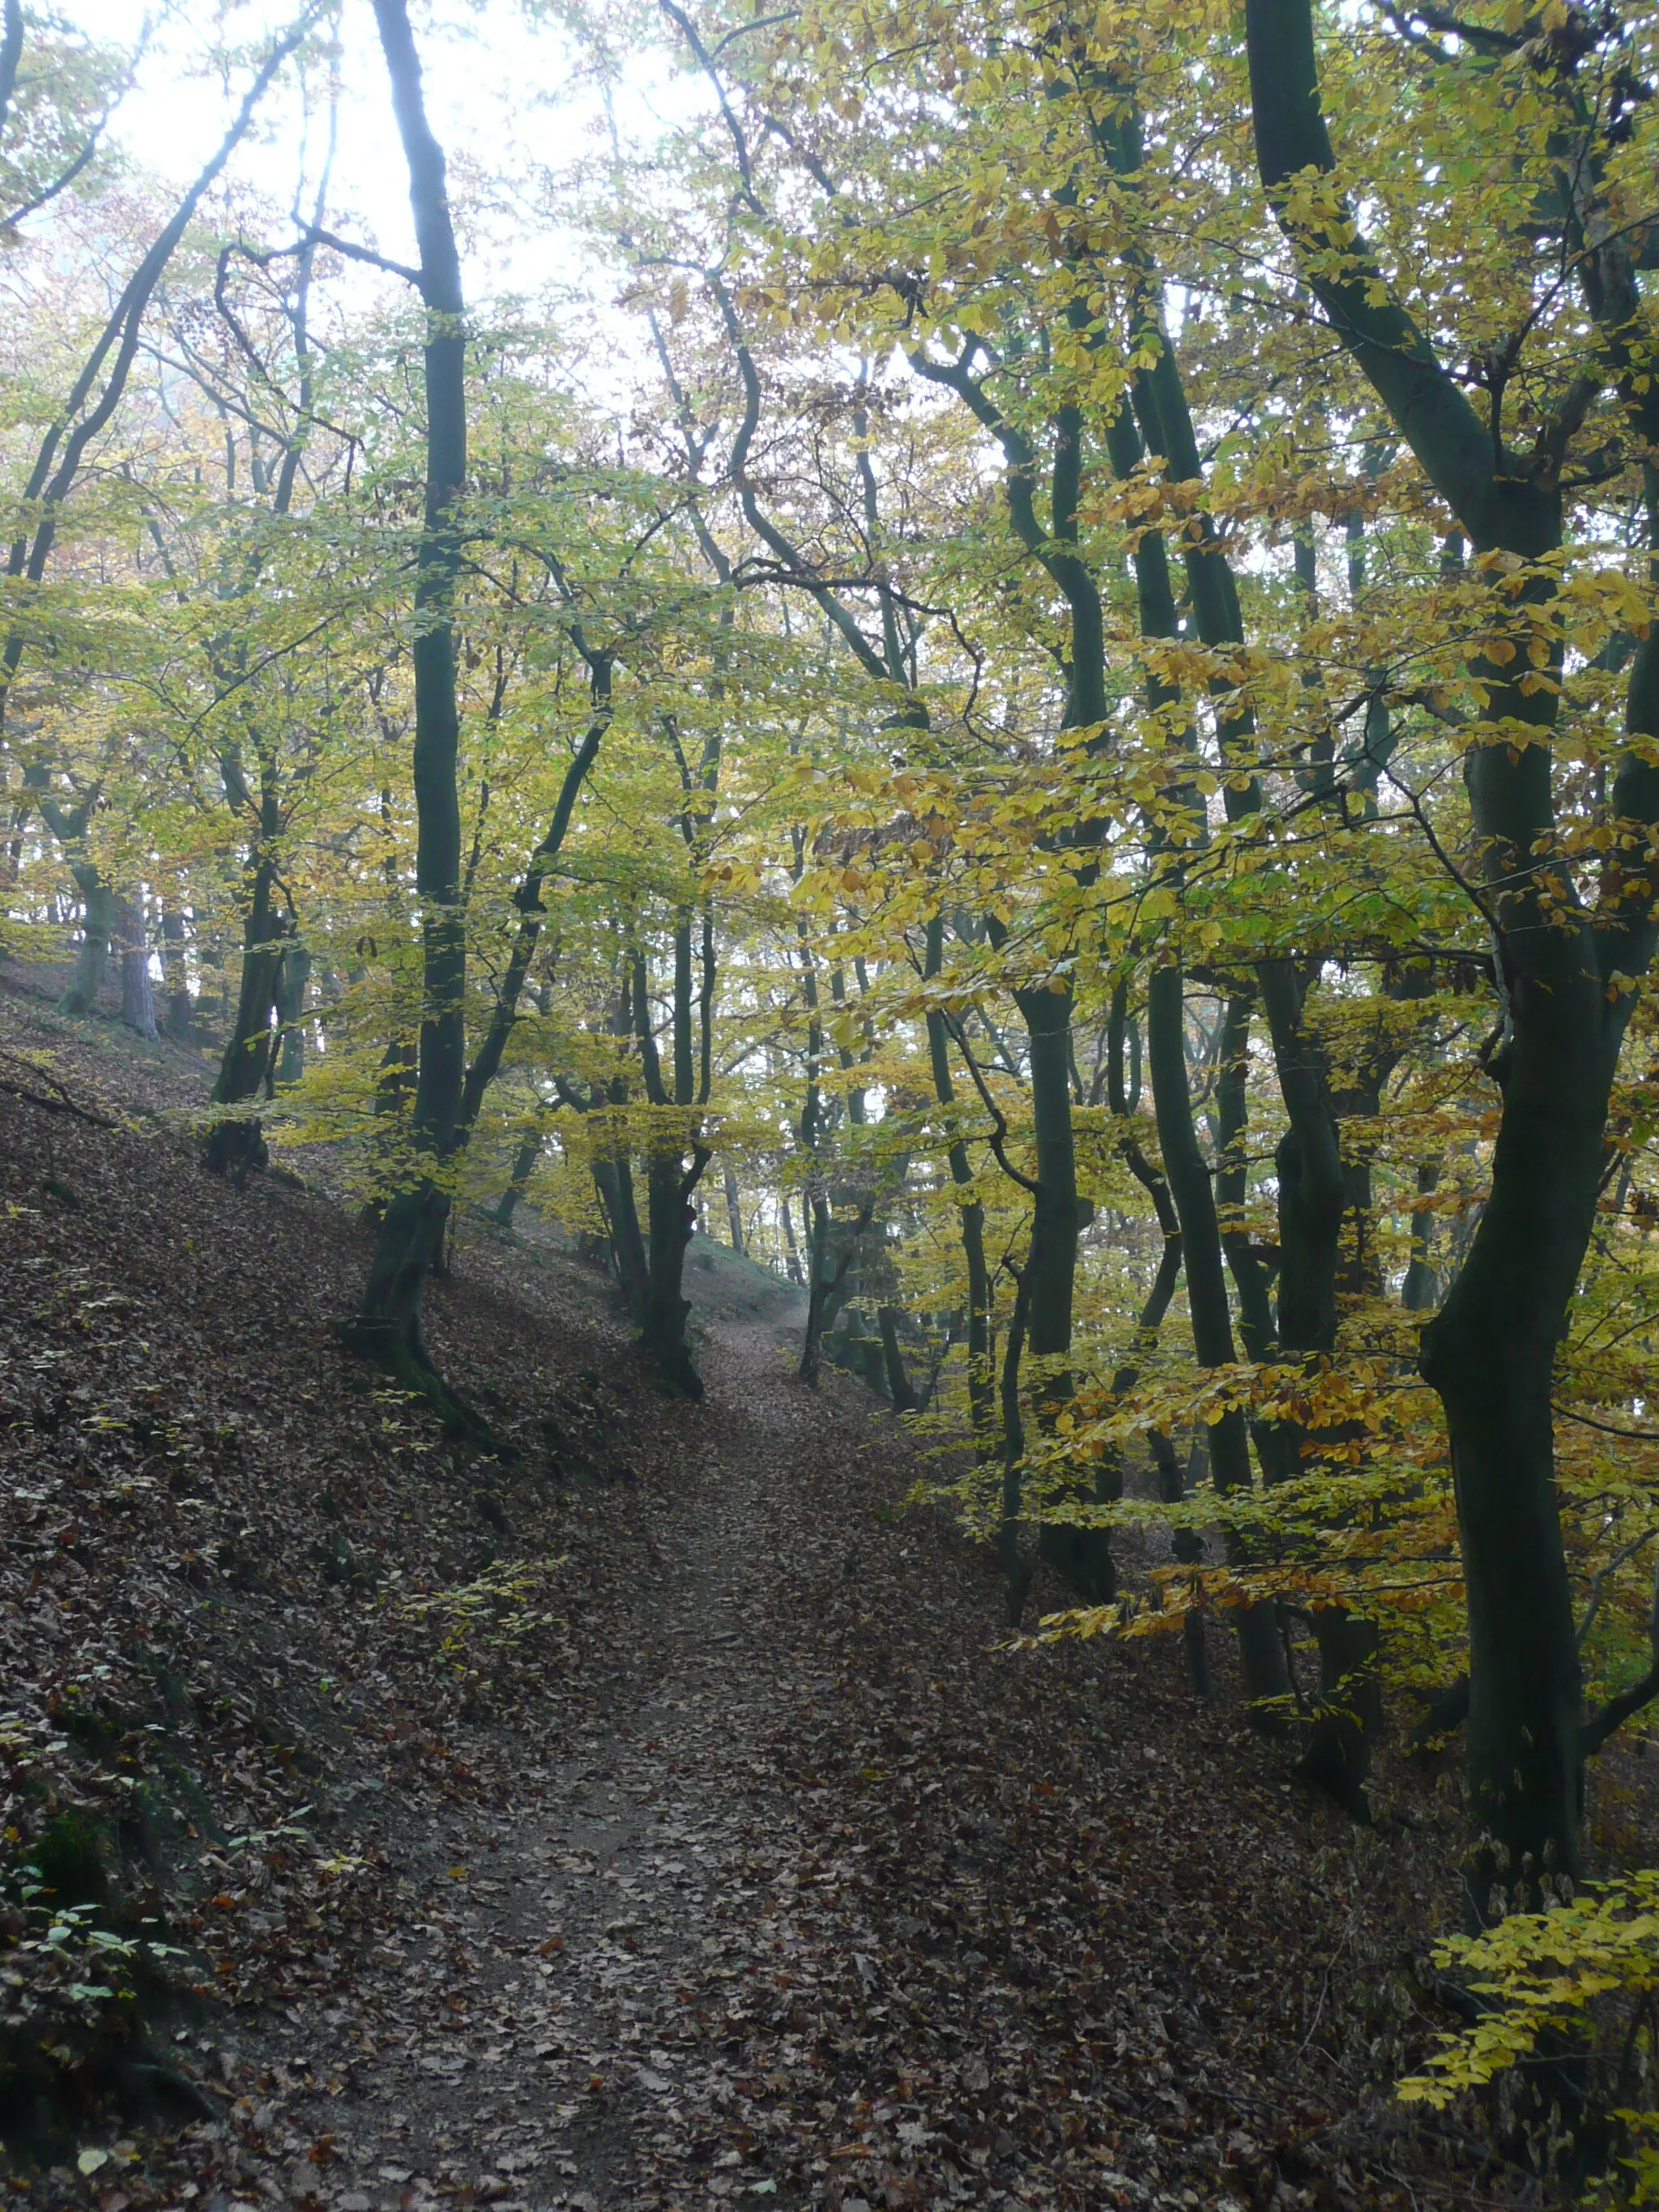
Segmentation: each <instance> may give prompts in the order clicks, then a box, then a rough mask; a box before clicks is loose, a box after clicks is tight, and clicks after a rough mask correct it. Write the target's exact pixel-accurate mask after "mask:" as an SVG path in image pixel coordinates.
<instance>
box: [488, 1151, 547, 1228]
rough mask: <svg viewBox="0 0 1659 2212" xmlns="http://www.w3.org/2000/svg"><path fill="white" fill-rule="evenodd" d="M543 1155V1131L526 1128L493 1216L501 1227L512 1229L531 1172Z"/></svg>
mask: <svg viewBox="0 0 1659 2212" xmlns="http://www.w3.org/2000/svg"><path fill="white" fill-rule="evenodd" d="M541 1156H542V1133H541V1131H540V1130H539V1129H526V1131H525V1133H524V1135H523V1136H522V1137H521V1138H520V1140H519V1149H518V1151H517V1152H515V1153H514V1154H513V1171H512V1173H511V1175H510V1176H508V1177H507V1188H506V1189H505V1190H504V1191H503V1192H502V1193H501V1197H500V1199H499V1200H497V1201H496V1206H495V1214H494V1216H493V1218H494V1219H495V1221H496V1222H497V1223H498V1224H499V1225H500V1226H501V1228H503V1229H510V1228H511V1227H512V1226H513V1213H514V1212H516V1210H517V1208H518V1204H519V1200H520V1199H521V1198H522V1197H523V1196H524V1194H525V1191H526V1188H528V1185H529V1182H530V1177H531V1174H532V1170H534V1168H535V1165H536V1163H537V1161H538V1159H540V1158H541Z"/></svg>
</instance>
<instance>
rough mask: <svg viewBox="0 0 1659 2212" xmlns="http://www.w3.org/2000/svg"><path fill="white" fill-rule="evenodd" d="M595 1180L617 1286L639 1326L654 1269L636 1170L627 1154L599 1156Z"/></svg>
mask: <svg viewBox="0 0 1659 2212" xmlns="http://www.w3.org/2000/svg"><path fill="white" fill-rule="evenodd" d="M593 1183H594V1187H595V1188H596V1189H597V1190H598V1192H599V1204H600V1205H601V1206H602V1207H603V1208H604V1209H605V1225H606V1226H607V1228H608V1229H609V1231H610V1232H611V1262H612V1264H613V1266H614V1267H615V1268H616V1271H617V1285H618V1287H619V1288H620V1290H621V1291H622V1294H623V1303H624V1304H625V1305H626V1306H627V1308H628V1311H629V1316H631V1318H632V1320H633V1322H634V1325H635V1328H638V1327H639V1326H640V1324H641V1322H643V1320H644V1318H645V1301H646V1292H647V1282H648V1278H649V1273H650V1270H649V1268H648V1267H647V1262H646V1256H645V1237H644V1236H643V1234H642V1233H641V1229H640V1210H639V1206H638V1205H637V1204H636V1202H635V1197H634V1170H633V1168H632V1167H631V1166H630V1164H629V1160H628V1158H627V1156H626V1154H618V1155H617V1157H615V1158H611V1159H596V1160H595V1161H594V1163H593Z"/></svg>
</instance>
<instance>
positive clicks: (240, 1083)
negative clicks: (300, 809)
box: [207, 853, 283, 1176]
mask: <svg viewBox="0 0 1659 2212" xmlns="http://www.w3.org/2000/svg"><path fill="white" fill-rule="evenodd" d="M275 890H276V868H275V866H274V865H273V863H272V862H271V860H270V859H269V858H268V857H267V856H266V855H265V854H263V853H261V854H259V855H258V857H257V858H256V860H255V861H254V866H253V881H252V890H251V893H250V896H249V899H248V910H247V918H246V921H244V923H243V925H242V987H241V990H240V993H239V994H238V996H237V1000H236V1018H235V1021H234V1023H233V1024H232V1025H231V1032H230V1042H229V1043H228V1045H227V1046H226V1047H225V1052H224V1058H223V1059H222V1061H221V1062H220V1065H219V1075H218V1079H217V1081H216V1083H215V1084H214V1086H213V1103H214V1104H215V1105H216V1106H232V1107H237V1106H246V1103H247V1102H248V1101H249V1100H250V1099H253V1098H257V1097H259V1095H260V1093H261V1092H262V1091H264V1088H265V1078H266V1076H267V1074H268V1073H270V1056H271V1052H272V1048H273V1047H274V1045H275V1042H276V1040H275V1038H274V1036H272V1034H271V1027H270V1018H271V1012H272V1010H273V1008H274V1006H275V1005H276V987H277V977H278V975H279V973H280V971H281V969H282V964H283V938H282V925H281V920H280V917H279V916H278V915H277V914H276V911H275V908H274V906H273V903H272V893H273V892H274V891H275ZM266 1157H267V1155H266V1151H265V1142H264V1136H263V1135H262V1134H261V1133H260V1128H259V1121H258V1115H253V1114H247V1113H241V1114H231V1115H225V1116H223V1117H222V1119H220V1120H218V1121H215V1122H214V1124H213V1126H212V1127H211V1128H210V1131H209V1132H208V1144H207V1164H208V1167H209V1170H210V1171H211V1173H213V1174H214V1175H226V1174H234V1175H237V1176H244V1175H246V1174H247V1173H248V1171H249V1170H251V1169H258V1168H262V1167H264V1164H265V1160H266Z"/></svg>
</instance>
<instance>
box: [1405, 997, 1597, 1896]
mask: <svg viewBox="0 0 1659 2212" xmlns="http://www.w3.org/2000/svg"><path fill="white" fill-rule="evenodd" d="M1601 998H1602V992H1601V987H1599V979H1598V978H1596V977H1595V975H1593V974H1592V975H1586V976H1585V977H1583V980H1582V983H1581V987H1580V988H1579V990H1578V991H1577V992H1569V991H1568V990H1566V989H1565V988H1563V987H1559V986H1558V987H1557V989H1555V990H1553V991H1550V992H1546V991H1543V990H1540V989H1538V988H1536V987H1529V988H1528V989H1526V990H1525V991H1524V992H1523V993H1522V994H1517V1000H1516V1022H1515V1032H1514V1043H1513V1050H1512V1054H1511V1057H1510V1063H1509V1066H1508V1069H1507V1073H1506V1074H1505V1078H1504V1113H1503V1120H1502V1121H1501V1123H1500V1125H1499V1129H1498V1143H1497V1148H1496V1152H1495V1154H1494V1157H1493V1161H1492V1196H1491V1197H1490V1199H1489V1200H1487V1202H1486V1212H1484V1214H1483V1215H1482V1217H1481V1220H1480V1227H1479V1229H1478V1230H1477V1231H1475V1235H1474V1243H1473V1244H1472V1245H1471V1247H1470V1250H1469V1255H1468V1260H1467V1261H1465V1262H1464V1265H1463V1268H1462V1273H1460V1274H1459V1275H1458V1278H1457V1279H1456V1281H1455V1283H1454V1284H1453V1285H1452V1286H1451V1288H1450V1290H1449V1291H1448V1293H1447V1297H1446V1302H1445V1304H1444V1305H1443V1308H1442V1309H1441V1311H1440V1313H1439V1314H1438V1316H1437V1317H1436V1319H1435V1320H1433V1321H1432V1322H1430V1323H1429V1325H1428V1327H1427V1328H1425V1331H1424V1332H1423V1350H1422V1367H1423V1373H1424V1376H1425V1379H1426V1380H1427V1381H1428V1382H1429V1383H1431V1384H1432V1385H1433V1387H1434V1389H1436V1390H1437V1392H1438V1393H1439V1395H1440V1398H1441V1401H1442V1403H1443V1406H1444V1407H1445V1410H1446V1426H1447V1430H1448V1432H1449V1437H1450V1442H1451V1455H1452V1469H1453V1474H1454V1478H1455V1484H1456V1491H1457V1508H1458V1520H1459V1525H1460V1528H1461V1530H1462V1541H1463V1570H1464V1577H1465V1581H1466V1585H1467V1588H1468V1627H1469V1721H1468V1735H1467V1760H1468V1784H1469V1791H1470V1808H1469V1812H1470V1820H1471V1825H1472V1827H1473V1830H1474V1846H1473V1848H1472V1850H1471V1852H1470V1855H1469V1858H1468V1863H1467V1865H1466V1872H1465V1881H1466V1887H1467V1893H1468V1901H1469V1905H1470V1911H1471V1915H1472V1917H1474V1918H1475V1919H1476V1920H1478V1921H1480V1922H1482V1923H1484V1922H1485V1921H1486V1920H1489V1919H1492V1918H1493V1917H1498V1914H1499V1913H1501V1912H1502V1911H1521V1910H1536V1909H1537V1903H1538V1898H1539V1894H1540V1884H1541V1881H1542V1880H1543V1879H1544V1878H1545V1877H1546V1876H1548V1877H1551V1878H1555V1877H1565V1878H1566V1879H1568V1880H1575V1879H1576V1878H1577V1872H1578V1843H1577V1819H1578V1768H1579V1752H1578V1730H1579V1723H1580V1719H1581V1686H1580V1679H1579V1668H1578V1653H1577V1638H1576V1634H1575V1629H1574V1622H1573V1613H1572V1597H1571V1586H1570V1584H1569V1582H1568V1577H1567V1569H1566V1560H1565V1553H1564V1551H1563V1548H1562V1541H1561V1529H1560V1520H1559V1512H1558V1509H1557V1504H1556V1493H1555V1468H1554V1434H1553V1418H1552V1414H1551V1409H1550V1392H1551V1384H1552V1377H1553V1373H1554V1366H1555V1358H1556V1353H1557V1349H1558V1346H1559V1341H1560V1337H1561V1333H1562V1328H1563V1326H1564V1316H1565V1313H1566V1311H1567V1309H1568V1305H1569V1303H1570V1301H1571V1297H1572V1295H1573V1291H1574V1289H1575V1287H1576V1285H1577V1277H1578V1269H1579V1267H1580V1264H1581V1262H1582V1261H1583V1255H1584V1249H1585V1247H1586V1245H1587V1243H1589V1232H1590V1228H1591V1225H1592V1223H1593V1220H1594V1218H1595V1200H1596V1193H1597V1187H1598V1183H1599V1180H1600V1176H1601V1165H1602V1150H1603V1135H1604V1129H1605V1122H1606V1114H1607V1090H1608V1085H1609V1081H1610V1078H1611V1072H1612V1071H1611V1066H1610V1056H1609V1054H1608V1053H1607V1049H1606V1048H1605V1047H1603V1048H1601V1049H1600V1050H1595V1048H1593V1047H1591V1048H1589V1053H1590V1056H1589V1067H1588V1068H1586V1066H1585V1059H1586V1048H1587V1046H1588V1044H1589V1038H1590V1037H1591V1036H1594V1035H1595V1032H1596V1031H1598V1030H1601V1027H1602V1007H1601ZM1575 1000H1576V1001H1577V1003H1576V1004H1575V1003H1574V1001H1575ZM1598 1062H1599V1065H1598ZM1586 1074H1588V1075H1589V1081H1588V1082H1586V1081H1584V1080H1583V1077H1584V1076H1585V1075H1586Z"/></svg>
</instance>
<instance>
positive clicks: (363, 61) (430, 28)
mask: <svg viewBox="0 0 1659 2212" xmlns="http://www.w3.org/2000/svg"><path fill="white" fill-rule="evenodd" d="M145 12H146V10H145V8H144V5H143V0H67V4H64V5H63V13H64V15H65V17H67V19H68V20H69V21H71V22H73V23H75V24H76V25H77V26H79V27H82V28H84V29H85V30H87V31H88V33H91V34H93V35H94V36H95V37H98V38H100V39H101V40H107V41H108V42H110V43H112V44H115V45H118V46H122V47H124V48H125V49H127V50H129V51H130V50H131V48H132V46H134V45H135V44H136V42H137V38H138V34H139V30H140V27H141V25H142V23H143V18H144V15H145ZM410 12H411V16H412V19H413V21H414V25H415V33H416V41H417V44H418V45H419V47H420V50H421V56H422V66H423V69H424V72H425V77H426V87H427V101H428V112H429V114H430V116H431V119H432V122H433V125H434V128H435V130H436V131H437V133H438V136H439V137H440V139H441V142H442V143H443V144H444V147H445V149H446V152H447V155H448V156H449V160H450V163H451V167H452V173H453V174H454V175H455V176H456V178H457V179H465V177H466V176H467V174H468V173H471V174H473V175H475V176H477V175H482V176H484V177H488V178H489V179H492V180H495V181H496V182H497V184H498V186H499V187H500V189H498V190H497V191H495V193H494V194H492V198H493V200H494V206H493V208H492V210H491V212H490V214H489V216H488V217H487V218H486V220H485V226H484V228H483V234H475V235H474V236H473V237H472V238H471V239H470V240H468V246H469V247H470V252H469V254H468V267H467V271H466V275H467V290H468V293H469V295H470V296H471V297H473V298H482V297H483V296H484V295H488V294H489V293H492V292H496V291H500V290H503V289H510V290H514V291H520V292H524V293H528V294H532V295H534V294H539V293H541V292H543V291H544V289H546V288H548V287H550V286H555V287H562V286H567V285H569V284H571V283H573V282H574V283H577V284H578V285H580V284H581V283H582V282H583V278H582V272H581V270H580V265H579V257H578V255H577V254H576V253H575V252H574V248H573V241H572V240H571V238H570V237H569V235H568V233H566V234H562V233H561V231H560V229H559V227H558V225H557V223H556V221H552V222H550V221H549V219H548V217H547V215H546V212H545V208H544V195H543V192H542V190H541V180H542V178H543V176H544V173H546V172H547V171H548V170H550V169H552V170H555V171H556V170H558V169H560V168H562V167H564V166H565V165H567V164H568V163H569V162H570V161H573V160H575V159H579V158H580V157H581V156H582V155H584V154H585V153H586V152H588V151H590V150H591V151H595V152H597V151H599V150H600V149H601V147H602V144H603V141H602V140H601V139H600V138H599V137H598V136H597V134H596V125H597V124H598V121H599V108H598V104H597V101H596V100H595V99H594V98H593V96H592V93H591V91H590V90H587V89H586V88H584V87H582V86H581V85H580V76H581V75H582V74H583V65H584V63H585V61H586V57H585V56H584V55H583V54H582V53H581V52H580V48H579V46H578V45H577V44H576V42H575V40H574V39H573V38H572V37H571V35H570V34H569V33H567V32H566V31H565V30H564V29H562V27H559V26H557V25H556V24H552V23H540V24H538V23H536V22H534V21H532V20H531V19H530V18H531V10H530V9H527V8H526V7H525V6H523V5H521V4H520V3H519V0H471V4H469V0H440V4H439V5H438V6H437V7H431V6H428V5H426V4H423V0H413V5H412V6H411V10H410ZM289 20H290V11H289V9H286V8H284V7H283V5H282V4H281V0H245V4H243V5H240V6H235V7H233V8H230V9H224V8H219V9H215V10H214V11H213V13H212V14H211V15H209V14H208V12H207V10H206V9H196V8H193V7H191V5H190V4H189V0H185V4H184V5H183V6H177V5H175V6H174V8H173V11H172V15H171V20H169V21H167V23H166V24H164V26H163V27H162V28H161V31H160V32H159V33H157V35H156V36H155V39H154V40H153V42H152V45H151V48H150V51H149V53H148V55H147V56H146V58H145V60H144V62H143V64H142V66H141V69H140V71H139V76H138V81H137V86H136V88H135V89H134V91H133V92H132V93H131V94H130V95H129V97H128V99H127V100H126V101H125V104H124V106H123V107H122V109H121V111H120V113H119V115H118V119H117V124H116V126H115V131H116V136H117V137H118V139H119V140H120V141H121V143H124V144H125V146H126V147H127V148H128V149H130V150H131V153H132V154H133V155H135V156H136V158H137V160H138V161H140V162H141V163H142V164H143V167H145V168H146V169H148V170H150V171H152V172H153V173H155V174H157V175H158V176H161V177H162V178H164V179H167V180H168V181H170V182H174V183H180V184H181V183H182V182H183V181H184V180H185V179H186V178H187V177H188V175H189V174H190V173H191V172H192V171H193V170H194V169H195V168H197V167H199V165H200V162H201V161H202V160H203V159H204V157H205V155H206V154H207V153H208V151H209V150H210V148H211V146H212V145H213V144H214V143H215V142H216V139H217V138H218V137H220V136H221V135H222V132H223V130H224V128H225V125H226V121H227V119H228V115H229V112H230V110H231V107H232V106H233V104H234V99H235V98H236V97H238V96H239V95H240V92H241V90H242V88H243V87H245V85H246V82H247V80H248V76H249V74H250V70H249V68H248V67H247V66H246V65H244V66H242V67H241V68H239V69H238V70H237V71H236V72H235V73H234V76H233V79H232V84H231V90H230V93H229V94H228V95H227V93H226V91H225V89H224V88H223V86H222V81H221V80H220V79H219V77H218V76H217V75H216V74H215V75H212V76H210V75H206V74H204V60H205V59H206V58H207V57H208V55H209V54H210V52H211V49H212V47H213V46H214V44H215V43H216V41H218V40H230V39H234V41H235V42H236V44H237V46H239V47H240V49H241V50H242V52H244V53H245V54H246V53H251V52H254V51H255V50H258V51H260V52H263V51H264V50H265V49H266V48H267V47H268V46H269V45H270V41H271V40H272V38H273V36H274V35H275V34H276V33H277V32H278V31H279V30H280V28H281V27H283V25H284V24H285V23H286V22H287V21H289ZM341 33H342V47H343V56H342V64H341V92H342V97H341V103H340V118H339V142H338V149H337V154H336V156H335V162H334V170H333V181H332V185H331V193H330V214H329V217H328V222H329V227H330V228H333V229H336V230H338V231H340V232H341V233H342V234H344V235H347V236H355V237H357V238H360V239H362V240H365V241H368V240H373V242H374V244H376V245H377V246H379V248H380V250H381V251H382V252H386V253H388V254H390V255H391V256H392V258H394V259H398V260H406V259H412V258H413V256H414V239H413V232H412V228H411V225H410V216H409V202H408V197H407V185H406V180H405V176H404V164H403V156H402V151H401V149H400V148H399V145H398V137H397V131H396V127H395V125H394V124H393V122H392V113H391V108H390V104H389V100H388V97H387V92H386V69H385V64H384V62H383V60H382V58H381V55H380V43H379V39H378V36H377V34H376V32H375V27H374V13H373V10H372V8H371V7H370V5H369V0H344V4H343V8H342V9H341ZM573 79H574V80H577V81H578V82H577V88H576V89H575V90H574V91H573V89H572V86H573ZM688 94H689V88H688V86H687V84H686V82H685V81H684V79H682V80H679V81H678V82H674V81H671V79H670V78H669V76H668V75H667V73H666V72H665V71H663V70H661V69H660V68H659V66H658V65H657V64H656V63H655V62H654V60H653V61H652V62H651V63H650V64H648V68H647V70H641V71H639V73H638V74H637V76H636V78H635V82H631V83H630V84H629V86H628V88H627V90H626V92H625V94H624V96H623V99H622V100H621V101H620V102H619V112H621V113H622V115H623V118H624V121H625V125H626V127H627V128H628V129H629V131H630V132H634V133H638V134H640V135H641V136H648V135H649V134H650V133H651V131H652V130H653V122H654V118H655V117H656V115H657V114H658V113H659V112H661V111H662V109H663V106H664V103H665V102H666V103H667V104H668V105H669V106H672V107H675V108H677V109H678V112H681V113H684V103H685V101H686V100H687V98H688ZM325 128H326V124H325V116H324V114H323V113H322V112H314V113H313V115H312V116H311V118H309V122H308V123H307V118H306V116H305V115H304V112H303V110H302V107H301V101H300V100H299V98H298V96H297V94H296V92H295V90H294V89H293V88H290V89H289V90H288V91H286V92H284V93H283V94H280V95H277V96H273V97H268V99H267V100H266V103H265V110H264V116H263V119H262V124H261V125H257V126H256V143H247V144H246V145H245V146H244V147H243V149H241V151H240V153H239V155H237V157H236V168H237V172H238V173H239V174H240V175H241V176H242V177H243V178H245V179H248V180H249V181H251V182H252V183H253V184H255V185H257V186H258V189H259V190H260V191H263V192H264V193H266V194H268V195H269V196H270V198H272V199H273V200H274V201H276V203H277V204H279V205H282V206H283V207H286V206H287V205H288V204H289V203H290V202H291V200H292V198H293V196H294V192H295V185H296V181H297V176H298V170H299V167H300V163H299V152H300V149H301V144H302V143H304V142H305V140H306V139H307V137H308V138H309V148H308V153H307V161H306V167H307V175H308V180H309V181H308V186H307V192H308V193H309V191H314V189H315V179H316V175H317V172H318V168H319V164H320V160H321V155H322V149H323V142H324V137H325ZM464 196H465V195H464Z"/></svg>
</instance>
